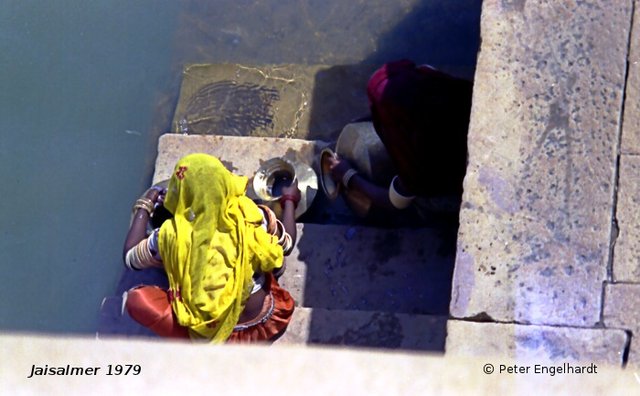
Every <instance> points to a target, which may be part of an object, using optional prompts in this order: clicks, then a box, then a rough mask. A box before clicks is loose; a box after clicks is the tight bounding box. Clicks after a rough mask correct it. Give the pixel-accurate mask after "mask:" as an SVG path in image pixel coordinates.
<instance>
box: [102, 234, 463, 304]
mask: <svg viewBox="0 0 640 396" xmlns="http://www.w3.org/2000/svg"><path fill="white" fill-rule="evenodd" d="M297 229H298V240H297V243H296V246H295V248H294V249H293V251H292V252H291V255H289V256H288V257H287V258H286V263H287V270H286V271H285V273H284V275H282V277H281V278H280V284H281V286H283V287H284V288H285V289H287V290H288V291H289V292H290V293H291V295H292V296H293V298H294V299H295V300H296V304H297V305H298V306H305V307H316V308H326V309H343V310H361V311H380V312H394V313H411V314H441V315H446V314H447V313H448V306H449V298H450V290H451V276H452V273H453V262H454V252H455V231H453V230H452V231H448V232H447V231H446V230H439V229H431V228H423V229H379V228H369V227H362V226H344V225H321V224H298V225H297ZM167 284H168V283H167V278H166V275H165V273H164V272H163V271H162V270H161V269H147V270H144V271H131V270H127V269H124V270H123V273H122V276H121V278H120V281H119V283H118V286H117V288H116V295H117V296H120V295H122V293H123V292H125V291H126V290H129V289H130V288H132V287H134V286H137V285H157V286H160V287H163V288H166V287H167ZM114 298H120V297H107V298H106V299H105V302H104V303H103V304H107V305H106V307H110V306H111V304H112V303H114V302H113V301H112V300H113V299H114ZM108 309H109V310H110V309H111V308H108ZM109 312H110V311H109Z"/></svg>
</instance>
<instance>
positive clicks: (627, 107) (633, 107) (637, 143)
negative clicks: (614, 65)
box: [620, 0, 640, 154]
mask: <svg viewBox="0 0 640 396" xmlns="http://www.w3.org/2000/svg"><path fill="white" fill-rule="evenodd" d="M634 1H635V11H634V16H633V27H632V28H631V43H630V45H629V71H628V76H627V88H626V92H625V95H626V99H625V102H624V122H623V128H622V144H621V148H620V149H621V152H622V153H624V154H630V153H633V154H640V3H639V2H638V0H634Z"/></svg>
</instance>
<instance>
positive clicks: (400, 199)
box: [389, 176, 416, 209]
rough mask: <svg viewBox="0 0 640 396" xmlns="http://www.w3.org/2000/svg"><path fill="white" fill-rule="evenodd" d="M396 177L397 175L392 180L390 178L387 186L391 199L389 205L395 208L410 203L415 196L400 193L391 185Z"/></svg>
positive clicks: (400, 207)
mask: <svg viewBox="0 0 640 396" xmlns="http://www.w3.org/2000/svg"><path fill="white" fill-rule="evenodd" d="M397 178H398V176H394V177H393V180H391V185H390V186H389V201H391V205H393V206H394V207H395V208H396V209H405V208H407V207H408V206H409V205H411V202H413V200H414V199H415V197H416V196H415V195H412V196H409V197H407V196H404V195H402V194H400V193H399V192H398V191H397V190H396V188H395V187H394V185H393V183H395V181H396V179H397Z"/></svg>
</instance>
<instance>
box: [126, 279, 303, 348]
mask: <svg viewBox="0 0 640 396" xmlns="http://www.w3.org/2000/svg"><path fill="white" fill-rule="evenodd" d="M265 278H266V281H265V284H264V286H263V289H264V290H265V291H266V292H267V297H266V298H265V301H264V304H263V307H262V311H261V312H260V315H258V316H257V317H256V318H255V319H253V320H251V321H249V322H245V323H238V324H237V325H236V327H235V329H234V331H233V332H232V333H231V335H230V336H229V338H228V339H227V343H239V344H240V343H241V344H246V343H252V342H268V341H273V340H275V339H276V338H277V337H279V336H280V335H281V334H282V333H284V331H285V330H286V328H287V326H288V325H289V322H290V321H291V317H292V315H293V311H294V305H295V302H294V301H293V298H292V297H291V295H290V294H289V292H288V291H286V290H285V289H283V288H281V287H280V285H278V281H277V280H276V278H275V277H274V276H273V274H271V273H266V274H265ZM126 308H127V312H128V313H129V315H130V316H131V317H132V318H133V319H134V320H136V321H137V322H138V323H140V324H141V325H143V326H145V327H147V328H149V329H150V330H151V331H153V332H154V333H156V334H157V335H159V336H161V337H170V338H179V339H188V338H189V331H188V330H187V328H186V327H183V326H181V325H180V324H178V320H177V318H176V316H175V314H174V313H173V309H172V308H171V303H170V301H169V294H168V293H167V291H166V290H164V289H162V288H160V287H158V286H140V287H137V288H134V289H131V290H129V292H128V293H127V302H126Z"/></svg>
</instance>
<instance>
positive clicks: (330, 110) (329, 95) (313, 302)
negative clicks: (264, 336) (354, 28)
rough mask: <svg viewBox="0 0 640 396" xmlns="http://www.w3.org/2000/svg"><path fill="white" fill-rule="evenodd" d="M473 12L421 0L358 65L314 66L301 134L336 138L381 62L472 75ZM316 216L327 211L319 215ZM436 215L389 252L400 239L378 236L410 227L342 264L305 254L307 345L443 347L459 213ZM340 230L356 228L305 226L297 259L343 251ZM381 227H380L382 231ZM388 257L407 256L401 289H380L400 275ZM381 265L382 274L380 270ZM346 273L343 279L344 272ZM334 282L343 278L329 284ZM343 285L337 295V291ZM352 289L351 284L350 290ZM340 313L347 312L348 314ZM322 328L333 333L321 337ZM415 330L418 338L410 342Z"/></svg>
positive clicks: (474, 0)
mask: <svg viewBox="0 0 640 396" xmlns="http://www.w3.org/2000/svg"><path fill="white" fill-rule="evenodd" d="M480 13H481V1H480V0H467V1H457V2H449V1H437V2H436V1H425V2H423V3H422V4H421V5H419V6H418V7H417V8H416V9H415V10H413V12H411V13H410V14H409V15H407V17H406V18H405V19H404V20H403V21H402V22H401V23H400V24H398V25H397V26H396V27H395V28H394V29H392V30H391V31H389V32H388V33H387V34H385V35H384V36H383V37H381V38H380V39H379V40H378V50H377V51H376V52H375V53H372V54H371V55H370V56H368V57H367V58H366V59H365V60H364V61H363V62H361V63H360V64H357V65H346V66H334V67H331V68H329V69H326V70H324V71H322V72H320V73H318V74H317V75H316V79H315V86H314V87H315V88H314V93H313V101H312V103H313V107H312V108H311V121H310V132H311V133H310V136H309V139H323V140H325V141H326V140H327V137H329V139H330V140H333V141H334V142H335V140H336V139H337V137H338V135H339V133H340V131H341V129H342V127H343V126H344V125H345V124H346V123H348V122H349V121H351V120H354V119H356V118H359V117H362V116H366V115H367V114H368V103H367V98H366V92H365V90H366V84H367V81H368V78H369V77H370V75H371V73H372V72H373V71H374V70H375V69H377V68H378V67H380V66H381V65H382V64H383V63H386V62H389V61H393V60H398V59H411V60H413V61H414V62H416V63H417V64H424V63H427V64H430V65H433V66H435V67H437V68H438V69H441V70H443V71H445V72H448V73H450V74H452V75H455V76H457V77H462V78H466V79H469V80H471V79H472V77H473V74H474V71H475V64H476V56H477V52H478V49H479V43H480ZM345 76H348V77H349V78H350V79H351V81H350V83H349V84H344V83H342V82H341V81H344V80H345ZM337 82H340V83H337ZM319 194H322V193H321V192H319ZM322 199H325V201H326V198H325V197H321V198H320V200H322ZM325 203H326V202H325ZM325 217H330V216H329V215H326V214H325ZM436 217H438V216H437V215H436ZM442 219H443V218H442V217H440V218H439V219H438V220H437V221H435V222H434V223H433V224H430V225H429V231H428V232H426V231H425V230H426V229H424V228H423V229H418V230H415V231H414V232H424V234H423V235H424V238H423V239H422V240H421V239H418V240H416V242H417V243H416V246H415V251H409V252H395V253H394V251H395V250H398V249H399V246H402V241H401V240H389V239H388V238H387V237H386V236H385V237H382V235H387V236H388V235H395V233H396V232H397V233H398V235H406V236H408V235H410V234H403V233H405V232H407V230H406V229H398V230H397V231H392V230H391V229H387V230H377V231H381V233H377V232H376V235H378V236H380V237H381V238H382V239H381V240H376V241H373V243H369V244H366V243H364V244H363V246H367V247H368V248H371V249H374V250H375V249H379V250H380V252H383V253H385V254H382V255H373V256H371V255H370V254H368V253H367V252H363V253H362V254H361V255H357V254H355V255H350V257H352V258H354V260H352V261H349V262H344V260H343V261H340V260H339V259H338V258H337V256H336V257H331V258H328V259H326V260H325V261H324V262H319V261H318V260H313V262H314V263H316V264H317V265H319V266H316V267H308V268H307V273H306V278H305V286H304V305H305V306H311V307H314V308H316V307H317V308H322V309H316V310H315V311H314V312H313V314H312V316H311V319H310V321H311V322H310V328H309V342H311V343H319V344H334V345H351V346H362V347H380V348H406V349H414V350H428V351H437V352H443V351H444V341H445V338H446V318H447V317H448V308H449V301H450V296H451V280H452V276H453V267H454V261H455V249H456V236H457V226H458V218H457V216H452V217H449V218H448V219H446V217H445V218H444V220H443V221H442ZM349 230H356V231H353V232H359V231H357V230H360V229H359V228H358V227H352V228H350V229H348V230H347V232H346V233H345V236H339V237H337V239H335V238H334V239H331V238H328V237H325V238H323V236H322V235H313V234H314V233H313V232H309V233H305V234H304V235H303V236H302V237H301V238H300V239H299V241H298V249H299V251H300V257H299V259H300V261H305V258H306V257H312V256H313V254H314V252H315V251H317V250H318V249H337V250H339V249H341V246H343V247H344V246H346V249H349V247H348V246H350V242H351V241H349V240H348V234H349ZM385 231H386V232H387V234H384V233H383V232H385ZM385 238H387V239H385ZM425 238H426V240H425ZM319 241H325V244H323V245H321V246H319V245H318V243H319ZM370 242H371V241H370ZM422 242H423V243H422ZM351 246H358V245H353V244H351ZM340 254H342V253H340ZM345 254H346V253H345ZM394 254H396V255H402V256H403V257H405V258H406V260H408V261H411V263H410V264H411V265H409V266H406V267H404V266H403V268H404V271H406V272H405V273H404V279H405V283H404V286H405V287H404V288H403V287H402V286H398V285H397V284H395V285H388V287H386V288H385V284H384V276H390V277H392V278H397V277H398V276H403V274H394V273H393V271H394V268H393V267H391V266H389V265H388V263H389V262H390V261H389V260H390V259H385V255H387V256H388V257H387V258H389V257H393V255H394ZM363 261H366V262H363ZM354 266H364V267H372V266H373V267H375V268H377V269H378V271H376V274H377V275H376V276H380V277H378V278H375V276H374V277H373V278H369V279H367V278H366V277H362V276H357V275H356V276H355V277H353V275H354V274H359V273H360V271H359V269H358V268H356V267H354ZM349 267H352V268H351V269H349ZM385 271H387V272H386V273H384V272H385ZM336 272H343V273H344V276H342V277H340V276H338V275H337V274H336ZM349 275H352V277H351V278H349V277H348V276H349ZM336 280H339V282H343V284H341V285H336V283H335V282H336ZM381 282H383V283H382V284H381ZM343 287H344V288H345V289H343V291H344V293H343V291H341V289H342V288H343ZM348 288H351V289H348ZM352 289H359V291H358V292H353V291H352ZM367 289H369V290H367ZM345 290H349V291H348V292H347V291H345ZM343 295H344V296H343ZM341 296H342V297H341ZM345 296H348V297H345ZM341 298H342V299H341ZM345 298H346V300H345ZM340 301H342V303H340ZM365 302H366V303H365ZM331 310H341V311H334V312H332V311H331ZM343 310H349V311H353V312H354V313H352V314H348V313H345V312H343ZM355 311H358V312H355ZM376 312H378V313H376ZM366 313H369V317H368V318H362V317H361V316H362V315H363V314H366ZM411 314H429V315H434V316H432V317H431V318H425V317H420V318H417V317H413V319H411V318H408V317H407V316H406V315H411ZM345 315H346V316H345ZM427 319H429V320H427ZM345 321H347V322H353V324H352V326H351V327H345V324H344V322H345ZM327 334H334V336H332V337H327ZM340 334H341V335H340ZM416 335H417V336H418V338H419V339H416ZM403 340H404V341H403Z"/></svg>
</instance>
